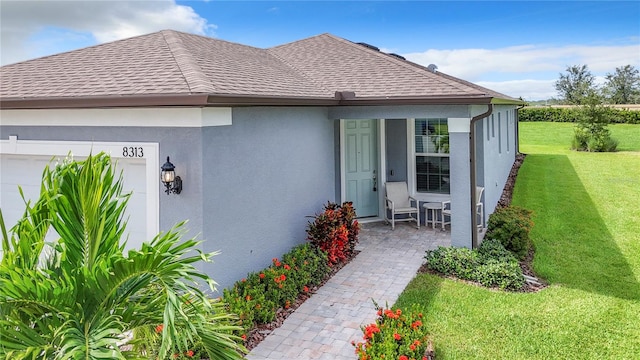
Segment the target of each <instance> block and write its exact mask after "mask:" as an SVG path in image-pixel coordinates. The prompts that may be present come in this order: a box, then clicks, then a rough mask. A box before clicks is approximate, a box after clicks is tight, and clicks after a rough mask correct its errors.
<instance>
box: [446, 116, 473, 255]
mask: <svg viewBox="0 0 640 360" xmlns="http://www.w3.org/2000/svg"><path fill="white" fill-rule="evenodd" d="M470 124H471V119H470V118H449V119H448V125H449V149H450V154H449V171H450V179H451V210H452V211H451V246H455V247H466V248H471V246H472V239H471V236H472V234H471V218H470V212H469V204H471V192H470V188H471V179H470V177H471V174H470V173H469V171H470V170H469V169H470V166H469V164H470V162H471V159H470V158H469V136H470V134H469V133H470Z"/></svg>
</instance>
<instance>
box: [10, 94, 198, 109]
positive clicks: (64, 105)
mask: <svg viewBox="0 0 640 360" xmlns="http://www.w3.org/2000/svg"><path fill="white" fill-rule="evenodd" d="M207 97H208V95H207V94H163V95H133V96H95V97H91V96H82V97H46V98H44V97H43V98H0V109H81V108H109V107H154V106H206V105H207Z"/></svg>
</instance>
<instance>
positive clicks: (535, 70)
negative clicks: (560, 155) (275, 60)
mask: <svg viewBox="0 0 640 360" xmlns="http://www.w3.org/2000/svg"><path fill="white" fill-rule="evenodd" d="M0 16H1V19H0V20H1V21H0V26H1V35H2V37H1V42H0V45H1V50H2V52H1V53H0V60H1V61H2V64H9V63H13V62H16V61H22V60H26V59H30V58H35V57H39V56H45V55H49V54H53V53H58V52H62V51H68V50H74V49H78V48H82V47H85V46H91V45H95V44H98V43H102V42H106V41H113V40H117V39H121V38H125V37H130V36H135V35H141V34H145V33H149V32H153V31H157V30H161V29H169V28H170V29H175V30H181V31H186V32H191V33H196V34H201V35H206V36H211V37H215V38H220V39H223V40H228V41H233V42H238V43H242V44H246V45H251V46H256V47H261V48H265V47H270V46H275V45H279V44H283V43H287V42H291V41H295V40H298V39H302V38H305V37H309V36H314V35H317V34H321V33H325V32H329V33H332V34H334V35H337V36H340V37H343V38H346V39H348V40H351V41H355V42H366V43H369V44H372V45H375V46H377V47H379V48H381V49H382V50H383V51H387V52H394V53H397V54H401V55H403V56H405V57H406V58H407V59H409V60H411V61H415V62H418V63H421V64H423V65H428V64H431V63H434V64H436V65H437V66H438V69H439V70H440V71H443V72H446V73H448V74H451V75H454V76H458V77H461V78H463V79H465V80H469V81H473V82H476V83H478V84H480V85H483V86H487V87H489V88H492V89H494V90H498V91H501V92H504V93H507V94H509V95H512V96H516V97H517V96H522V97H523V98H525V99H527V100H538V99H546V98H550V97H553V96H556V92H555V90H554V88H553V82H554V81H555V80H556V79H557V78H558V74H559V73H560V72H563V71H564V70H565V69H566V67H567V66H568V65H578V64H586V65H588V66H589V69H590V70H591V71H592V73H593V74H594V75H595V76H596V77H597V79H598V80H599V81H603V78H604V76H605V75H606V74H607V73H612V72H614V71H615V68H616V67H620V66H624V65H627V64H630V65H633V66H635V67H636V68H640V2H638V1H632V2H631V1H627V2H624V1H622V2H621V1H587V2H585V1H562V2H554V1H538V2H534V1H493V2H490V1H471V2H468V1H467V2H463V1H448V2H438V1H316V2H310V1H287V2H283V1H251V2H249V1H216V0H210V1H173V0H157V1H141V0H138V1H113V2H107V1H55V0H53V1H29V0H27V1H7V0H1V2H0Z"/></svg>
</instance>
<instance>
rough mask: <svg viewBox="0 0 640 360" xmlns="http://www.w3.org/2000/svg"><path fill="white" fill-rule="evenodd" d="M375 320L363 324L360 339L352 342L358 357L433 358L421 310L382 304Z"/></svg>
mask: <svg viewBox="0 0 640 360" xmlns="http://www.w3.org/2000/svg"><path fill="white" fill-rule="evenodd" d="M376 309H377V311H378V317H377V319H376V322H375V323H373V324H369V325H366V326H363V327H362V332H363V333H364V336H363V340H364V341H362V342H358V343H356V342H355V341H354V342H353V343H352V344H353V346H354V347H355V351H356V355H357V356H358V359H360V360H373V359H394V360H395V359H398V360H433V359H434V355H435V354H434V351H433V345H432V343H431V341H430V340H429V339H428V337H427V331H426V328H425V324H424V323H423V321H424V319H423V316H422V313H419V312H416V311H410V312H409V313H407V314H405V313H403V312H402V310H400V309H386V308H381V307H379V306H378V305H377V304H376Z"/></svg>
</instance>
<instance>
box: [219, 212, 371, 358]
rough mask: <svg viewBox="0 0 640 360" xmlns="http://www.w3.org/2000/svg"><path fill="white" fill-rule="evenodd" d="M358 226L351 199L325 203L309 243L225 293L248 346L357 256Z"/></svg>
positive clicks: (310, 230) (315, 222)
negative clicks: (339, 203)
mask: <svg viewBox="0 0 640 360" xmlns="http://www.w3.org/2000/svg"><path fill="white" fill-rule="evenodd" d="M358 232H359V225H358V222H357V221H356V220H355V212H354V210H353V206H352V205H351V203H344V204H342V205H341V206H339V205H337V204H333V203H328V204H327V205H325V207H324V211H323V212H322V213H321V214H319V215H316V216H315V218H314V221H313V222H312V223H309V227H308V230H307V234H308V240H309V241H310V243H306V244H302V245H298V246H296V247H294V248H293V249H292V250H291V251H290V252H288V253H287V254H284V255H283V256H282V258H281V259H278V258H274V259H272V264H271V266H269V267H268V268H266V269H263V270H262V271H258V272H253V273H250V274H248V275H247V277H246V278H244V279H242V280H241V281H238V282H236V283H235V284H234V286H233V287H232V288H231V289H225V290H224V292H223V301H224V302H225V303H226V304H227V306H228V309H229V311H230V312H231V313H234V314H237V315H238V318H239V321H238V323H239V325H240V326H242V328H243V331H242V332H241V333H238V334H237V335H238V336H241V337H242V338H243V339H244V340H245V345H246V347H247V348H248V349H249V350H250V349H251V348H253V347H254V346H255V345H257V344H258V343H259V342H260V341H261V340H262V339H263V338H264V337H265V336H266V334H267V333H269V332H270V331H271V330H273V329H275V328H276V327H278V326H280V325H281V324H282V322H283V321H284V319H285V318H286V317H287V316H288V315H289V314H290V313H292V312H293V310H294V309H295V308H297V307H298V306H299V305H300V304H301V303H302V302H304V300H306V299H307V298H308V297H309V296H310V295H311V293H312V292H313V291H314V290H315V289H317V287H319V286H320V285H321V284H323V283H324V282H325V281H326V280H327V279H328V278H329V277H330V276H331V275H332V274H334V273H335V272H336V271H337V270H338V269H339V268H341V267H342V266H344V264H346V263H347V262H349V261H350V260H351V259H352V258H353V257H354V256H355V255H356V251H355V245H356V244H357V241H358Z"/></svg>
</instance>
